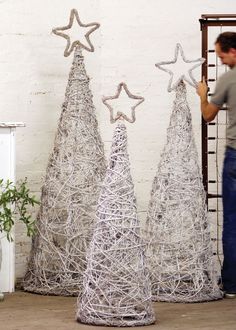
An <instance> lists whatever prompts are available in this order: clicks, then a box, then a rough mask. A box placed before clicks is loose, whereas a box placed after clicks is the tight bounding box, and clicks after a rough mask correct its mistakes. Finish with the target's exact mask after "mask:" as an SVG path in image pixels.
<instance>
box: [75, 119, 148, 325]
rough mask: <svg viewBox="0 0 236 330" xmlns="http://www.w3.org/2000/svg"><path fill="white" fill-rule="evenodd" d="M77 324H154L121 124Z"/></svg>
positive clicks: (106, 181)
mask: <svg viewBox="0 0 236 330" xmlns="http://www.w3.org/2000/svg"><path fill="white" fill-rule="evenodd" d="M80 298H81V299H78V313H77V320H78V321H80V322H82V323H89V324H97V325H109V326H136V325H145V324H150V323H153V322H154V321H155V317H154V313H153V309H152V304H151V291H150V284H149V278H148V274H147V269H146V266H145V258H144V245H143V242H142V240H141V238H140V227H139V222H138V219H137V210H136V203H135V197H134V187H133V183H132V178H131V174H130V164H129V159H128V153H127V135H126V127H125V125H124V124H121V123H119V124H118V125H117V127H116V129H115V133H114V137H113V141H112V148H111V155H110V159H109V165H108V168H107V172H106V176H105V180H104V183H103V186H102V190H101V194H100V198H99V202H98V208H97V223H96V226H95V231H94V235H93V238H92V241H91V245H90V248H89V252H88V256H87V270H86V272H85V276H84V282H83V291H82V296H81V297H80Z"/></svg>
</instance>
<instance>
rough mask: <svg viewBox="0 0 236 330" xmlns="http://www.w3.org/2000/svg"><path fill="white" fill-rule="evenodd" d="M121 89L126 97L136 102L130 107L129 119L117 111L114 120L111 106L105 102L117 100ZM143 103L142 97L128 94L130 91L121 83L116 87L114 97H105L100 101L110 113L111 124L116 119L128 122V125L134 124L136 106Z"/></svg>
mask: <svg viewBox="0 0 236 330" xmlns="http://www.w3.org/2000/svg"><path fill="white" fill-rule="evenodd" d="M122 89H124V91H125V93H126V94H127V95H128V97H129V98H131V99H135V100H138V102H137V103H136V104H135V105H134V106H132V107H131V118H129V117H128V116H126V114H124V113H123V112H121V111H118V112H117V114H116V116H115V118H114V110H113V108H112V106H111V105H110V104H109V103H108V102H107V101H108V100H114V99H118V98H119V96H120V93H121V91H122ZM143 101H144V97H142V96H137V95H133V94H131V93H130V91H129V90H128V87H127V85H126V84H125V83H123V82H121V83H120V84H119V85H118V87H117V92H116V94H115V95H114V96H105V97H103V99H102V102H103V103H104V104H105V105H106V106H107V107H108V109H109V111H110V122H111V123H112V124H113V123H115V122H116V121H117V120H118V119H122V118H123V119H124V120H126V121H128V122H129V123H134V122H135V120H136V118H135V109H136V108H137V106H138V105H139V104H141V103H142V102H143Z"/></svg>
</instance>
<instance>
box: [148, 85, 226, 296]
mask: <svg viewBox="0 0 236 330" xmlns="http://www.w3.org/2000/svg"><path fill="white" fill-rule="evenodd" d="M147 232H148V235H149V242H150V244H149V247H148V261H149V262H148V265H149V268H150V275H151V284H152V295H153V300H156V301H170V302H197V301H208V300H214V299H219V298H221V292H220V290H219V288H218V286H217V280H216V273H215V272H214V269H213V262H212V249H211V239H210V230H209V224H208V219H207V210H206V203H205V192H204V189H203V185H202V178H201V174H200V169H199V165H198V154H197V148H196V145H195V142H194V138H193V130H192V118H191V113H190V110H189V106H188V104H187V100H186V87H185V85H184V83H183V82H180V84H179V85H178V86H177V89H176V99H175V101H174V107H173V112H172V115H171V118H170V125H169V128H168V131H167V143H166V145H165V147H164V150H163V152H162V155H161V160H160V163H159V166H158V170H157V174H156V176H155V178H154V182H153V186H152V192H151V200H150V204H149V208H148V216H147Z"/></svg>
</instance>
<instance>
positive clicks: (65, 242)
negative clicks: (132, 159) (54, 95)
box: [23, 48, 105, 296]
mask: <svg viewBox="0 0 236 330" xmlns="http://www.w3.org/2000/svg"><path fill="white" fill-rule="evenodd" d="M104 174H105V159H104V150H103V144H102V141H101V138H100V135H99V132H98V127H97V120H96V117H95V109H94V105H93V102H92V93H91V91H90V89H89V78H88V76H87V74H86V71H85V67H84V58H83V56H82V55H81V51H80V50H79V48H77V49H76V51H75V55H74V61H73V64H72V68H71V71H70V75H69V80H68V85H67V88H66V95H65V102H64V103H63V105H62V113H61V117H60V121H59V126H58V130H57V134H56V137H55V143H54V149H53V152H52V154H51V156H50V159H49V163H48V167H47V171H46V178H45V182H44V185H43V187H42V196H41V207H40V211H39V214H38V217H37V229H38V234H37V236H36V237H35V238H34V240H33V245H32V250H31V256H30V261H29V265H28V271H27V273H26V275H25V279H24V284H23V285H24V289H25V290H26V291H31V292H37V293H42V294H54V295H64V296H66V295H78V290H80V287H81V282H82V274H83V272H84V270H85V268H86V252H87V248H88V245H89V242H90V240H91V236H92V233H93V224H94V217H95V209H96V204H97V199H98V194H99V191H100V184H101V182H102V180H103V177H104Z"/></svg>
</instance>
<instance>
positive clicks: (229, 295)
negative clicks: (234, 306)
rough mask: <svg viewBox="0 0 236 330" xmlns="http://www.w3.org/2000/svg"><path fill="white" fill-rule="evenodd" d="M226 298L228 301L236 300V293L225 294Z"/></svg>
mask: <svg viewBox="0 0 236 330" xmlns="http://www.w3.org/2000/svg"><path fill="white" fill-rule="evenodd" d="M224 297H225V298H226V299H236V293H229V292H225V294H224Z"/></svg>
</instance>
